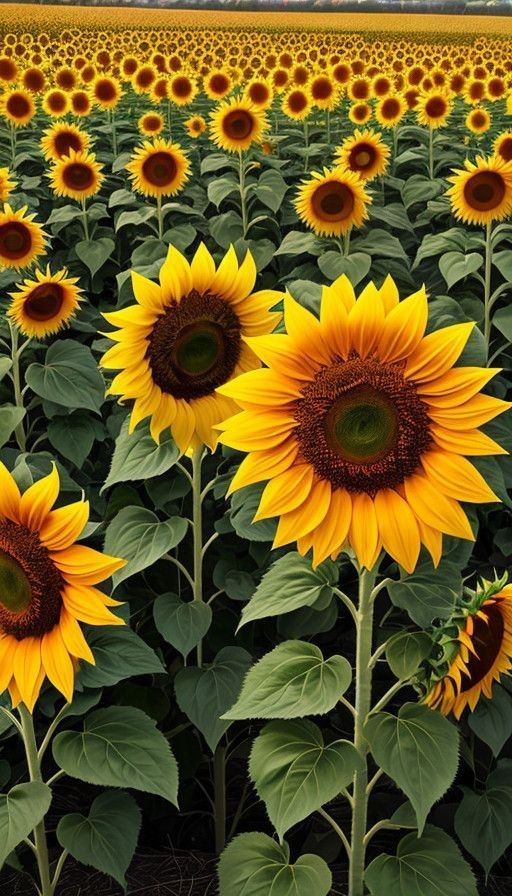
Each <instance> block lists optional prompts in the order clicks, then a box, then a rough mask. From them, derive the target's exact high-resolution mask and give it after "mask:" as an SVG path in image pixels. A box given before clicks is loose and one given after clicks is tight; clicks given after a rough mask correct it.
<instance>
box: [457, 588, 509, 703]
mask: <svg viewBox="0 0 512 896" xmlns="http://www.w3.org/2000/svg"><path fill="white" fill-rule="evenodd" d="M482 611H483V612H484V613H485V616H486V619H481V618H480V617H479V616H474V617H473V634H472V635H471V641H472V642H473V647H474V648H475V650H476V652H477V656H475V655H474V654H473V653H470V654H469V659H468V661H467V662H466V666H467V669H468V671H467V673H466V672H463V673H462V685H461V692H462V693H464V692H465V691H469V690H470V689H471V688H472V687H474V685H476V684H478V682H480V681H482V679H484V678H485V676H486V675H487V674H488V673H489V672H490V671H491V669H492V667H493V666H494V663H495V662H496V660H497V658H498V656H499V655H500V651H501V646H502V643H503V633H504V631H505V623H504V621H503V616H502V614H501V612H500V610H499V607H498V605H497V604H489V605H488V606H485V604H484V606H483V607H482Z"/></svg>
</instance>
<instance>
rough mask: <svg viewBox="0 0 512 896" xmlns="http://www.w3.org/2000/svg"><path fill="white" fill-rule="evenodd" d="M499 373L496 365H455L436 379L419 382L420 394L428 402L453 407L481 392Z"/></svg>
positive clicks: (417, 388) (417, 387) (418, 389)
mask: <svg viewBox="0 0 512 896" xmlns="http://www.w3.org/2000/svg"><path fill="white" fill-rule="evenodd" d="M497 373H500V368H496V367H453V368H452V369H451V370H447V371H446V373H444V374H443V375H442V376H440V377H438V378H437V379H435V380H428V381H427V382H426V383H418V384H417V386H416V390H417V392H418V395H421V397H422V399H423V400H424V401H426V402H427V403H428V404H432V405H437V406H438V407H452V406H453V405H456V404H462V403H463V402H465V401H468V399H469V398H473V396H474V395H476V393H477V392H480V390H481V389H483V387H484V386H486V385H487V383H488V382H489V380H491V379H492V378H493V377H494V376H495V375H496V374H497Z"/></svg>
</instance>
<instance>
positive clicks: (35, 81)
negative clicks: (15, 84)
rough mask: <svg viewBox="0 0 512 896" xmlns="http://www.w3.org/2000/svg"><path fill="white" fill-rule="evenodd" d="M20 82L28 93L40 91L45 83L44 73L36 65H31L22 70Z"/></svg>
mask: <svg viewBox="0 0 512 896" xmlns="http://www.w3.org/2000/svg"><path fill="white" fill-rule="evenodd" d="M21 84H22V85H23V87H24V88H25V90H29V91H30V93H42V92H43V90H44V88H45V85H46V75H45V73H44V72H43V71H42V70H41V69H40V68H39V67H38V66H32V67H31V68H27V69H25V71H24V72H23V74H22V76H21Z"/></svg>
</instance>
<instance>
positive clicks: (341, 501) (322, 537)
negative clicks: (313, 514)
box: [312, 489, 352, 567]
mask: <svg viewBox="0 0 512 896" xmlns="http://www.w3.org/2000/svg"><path fill="white" fill-rule="evenodd" d="M351 520H352V498H351V497H350V495H349V493H348V492H347V491H345V489H336V491H333V493H332V495H331V503H330V506H329V512H328V513H327V515H326V516H325V517H324V519H323V521H322V522H321V523H320V525H319V526H318V528H317V529H316V531H315V532H314V533H313V539H312V547H313V566H314V567H316V566H318V565H319V564H320V563H323V561H324V560H326V559H327V557H330V556H332V555H333V554H338V553H339V551H340V549H341V548H342V547H343V545H344V543H345V541H346V539H347V535H348V532H349V529H350V523H351Z"/></svg>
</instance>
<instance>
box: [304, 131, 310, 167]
mask: <svg viewBox="0 0 512 896" xmlns="http://www.w3.org/2000/svg"><path fill="white" fill-rule="evenodd" d="M304 149H305V150H306V153H305V156H304V173H306V172H307V170H308V166H309V125H308V122H307V120H306V119H304Z"/></svg>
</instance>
